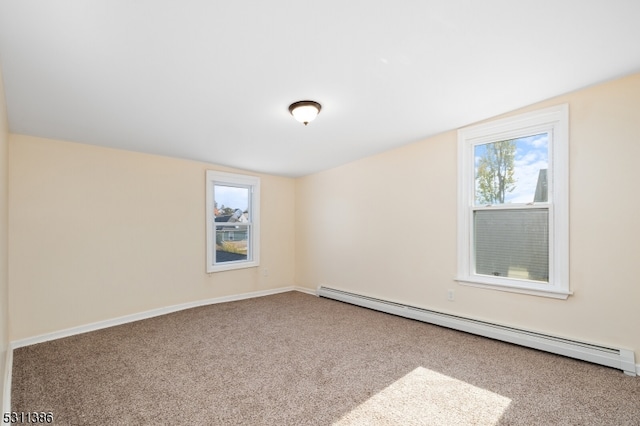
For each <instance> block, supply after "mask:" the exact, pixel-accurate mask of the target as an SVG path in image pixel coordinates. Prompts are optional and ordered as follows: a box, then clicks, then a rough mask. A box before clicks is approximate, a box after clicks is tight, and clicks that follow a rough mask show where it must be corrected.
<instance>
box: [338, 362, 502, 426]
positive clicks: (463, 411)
mask: <svg viewBox="0 0 640 426" xmlns="http://www.w3.org/2000/svg"><path fill="white" fill-rule="evenodd" d="M510 403H511V400H510V399H509V398H505V397H504V396H501V395H498V394H496V393H494V392H491V391H488V390H486V389H481V388H478V387H475V386H473V385H470V384H469V383H466V382H463V381H460V380H457V379H454V378H452V377H449V376H446V375H444V374H439V373H436V372H434V371H431V370H428V369H426V368H424V367H418V368H416V369H415V370H413V371H412V372H410V373H409V374H407V375H406V376H404V377H402V378H400V379H398V380H397V381H395V382H394V383H392V384H391V385H389V386H387V387H386V388H385V389H383V390H381V391H380V392H378V393H377V394H375V395H373V396H372V397H371V398H369V399H368V400H366V401H365V402H363V403H362V404H360V405H359V406H358V407H356V408H355V409H353V410H351V411H350V412H349V413H347V414H346V415H344V416H343V417H342V418H341V419H340V420H339V421H337V422H336V423H334V425H335V426H345V425H398V424H402V425H424V424H429V425H439V424H442V425H455V424H460V425H496V424H497V423H498V421H499V420H500V417H501V416H502V414H503V413H504V412H505V411H506V409H507V408H508V407H509V404H510Z"/></svg>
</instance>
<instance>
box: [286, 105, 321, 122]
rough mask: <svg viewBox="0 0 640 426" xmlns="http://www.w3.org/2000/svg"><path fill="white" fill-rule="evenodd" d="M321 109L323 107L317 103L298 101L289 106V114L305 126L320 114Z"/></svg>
mask: <svg viewBox="0 0 640 426" xmlns="http://www.w3.org/2000/svg"><path fill="white" fill-rule="evenodd" d="M321 109H322V105H320V104H319V103H317V102H315V101H298V102H294V103H292V104H291V105H289V112H290V113H291V115H293V118H295V119H296V120H298V121H299V122H301V123H302V124H304V125H305V126H306V125H307V124H309V122H311V121H313V120H314V119H315V118H316V117H317V116H318V114H320V110H321Z"/></svg>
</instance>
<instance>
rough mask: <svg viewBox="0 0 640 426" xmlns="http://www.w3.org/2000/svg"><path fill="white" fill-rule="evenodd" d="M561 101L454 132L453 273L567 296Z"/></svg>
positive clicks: (466, 279)
mask: <svg viewBox="0 0 640 426" xmlns="http://www.w3.org/2000/svg"><path fill="white" fill-rule="evenodd" d="M568 121H569V110H568V106H567V105H560V106H557V107H551V108H547V109H543V110H539V111H535V112H532V113H527V114H523V115H518V116H514V117H509V118H506V119H501V120H495V121H491V122H487V123H482V124H479V125H475V126H471V127H467V128H464V129H461V130H459V131H458V144H459V146H458V148H459V151H458V154H459V165H458V166H459V170H458V278H457V280H458V281H459V282H460V283H462V284H468V285H474V286H479V287H485V288H493V289H498V290H505V291H513V292H519V293H526V294H534V295H539V296H548V297H555V298H567V296H568V295H569V294H570V289H569V264H568V263H569V262H568V258H569V249H568V234H569V230H568V226H569V223H568V221H569V219H568V218H569V212H568V201H569V198H568V179H569V175H568V167H569V164H568V163H569V159H568V145H569V141H568V138H569V129H568V125H569V123H568Z"/></svg>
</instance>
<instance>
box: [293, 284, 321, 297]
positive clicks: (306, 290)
mask: <svg viewBox="0 0 640 426" xmlns="http://www.w3.org/2000/svg"><path fill="white" fill-rule="evenodd" d="M293 289H294V290H295V291H299V292H300V293H306V294H310V295H312V296H317V295H318V292H317V291H316V290H313V289H310V288H306V287H300V286H297V285H296V286H293Z"/></svg>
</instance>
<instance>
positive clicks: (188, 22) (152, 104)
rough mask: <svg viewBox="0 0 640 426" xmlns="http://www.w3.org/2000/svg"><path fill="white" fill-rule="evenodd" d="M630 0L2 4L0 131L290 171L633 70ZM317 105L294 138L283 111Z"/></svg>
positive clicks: (339, 160)
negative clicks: (1, 102)
mask: <svg viewBox="0 0 640 426" xmlns="http://www.w3.org/2000/svg"><path fill="white" fill-rule="evenodd" d="M639 17H640V1H637V0H607V1H601V0H593V1H579V0H536V1H529V0H526V1H513V0H485V1H468V0H467V1H463V0H422V1H391V0H368V1H344V0H342V1H336V0H324V1H310V0H272V1H264V0H262V1H257V0H246V1H217V0H180V1H177V0H174V1H169V0H104V1H97V0H51V1H35V0H3V1H2V2H1V3H0V61H1V66H2V70H3V77H4V84H5V92H6V102H7V110H8V115H9V126H10V130H11V132H13V133H19V134H28V135H34V136H41V137H48V138H55V139H62V140H68V141H76V142H82V143H88V144H95V145H103V146H108V147H114V148H121V149H127V150H133V151H141V152H148V153H155V154H161V155H168V156H174V157H179V158H187V159H195V160H201V161H206V162H211V163H216V164H222V165H227V166H233V167H238V168H241V169H246V170H251V171H257V172H266V173H272V174H276V175H283V176H302V175H306V174H310V173H314V172H317V171H320V170H324V169H327V168H331V167H335V166H337V165H340V164H344V163H346V162H349V161H352V160H355V159H358V158H362V157H365V156H368V155H372V154H375V153H378V152H381V151H384V150H388V149H391V148H394V147H397V146H400V145H403V144H407V143H411V142H415V141H418V140H420V139H424V138H426V137H428V136H430V135H434V134H437V133H440V132H443V131H447V130H451V129H454V128H458V127H462V126H465V125H467V124H470V123H473V122H475V121H478V120H481V119H485V118H488V117H492V116H495V115H497V114H501V113H504V112H507V111H510V110H513V109H516V108H519V107H522V106H526V105H529V104H532V103H534V102H537V101H540V100H544V99H548V98H550V97H553V96H556V95H559V94H563V93H567V92H570V91H573V90H577V89H580V88H583V87H586V86H589V85H593V84H596V83H599V82H603V81H606V80H610V79H614V78H617V77H621V76H624V75H627V74H631V73H635V72H638V71H640V48H639V47H638V41H639V40H640V25H638V18H639ZM303 99H312V100H316V101H318V102H320V103H321V104H322V106H323V109H322V112H321V114H320V115H319V117H318V118H317V119H316V121H314V122H312V123H311V124H309V125H308V126H307V127H305V126H303V125H302V124H300V123H298V122H296V121H294V120H293V118H292V117H291V116H290V115H289V112H288V109H287V108H288V106H289V104H291V103H292V102H294V101H298V100H303Z"/></svg>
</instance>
